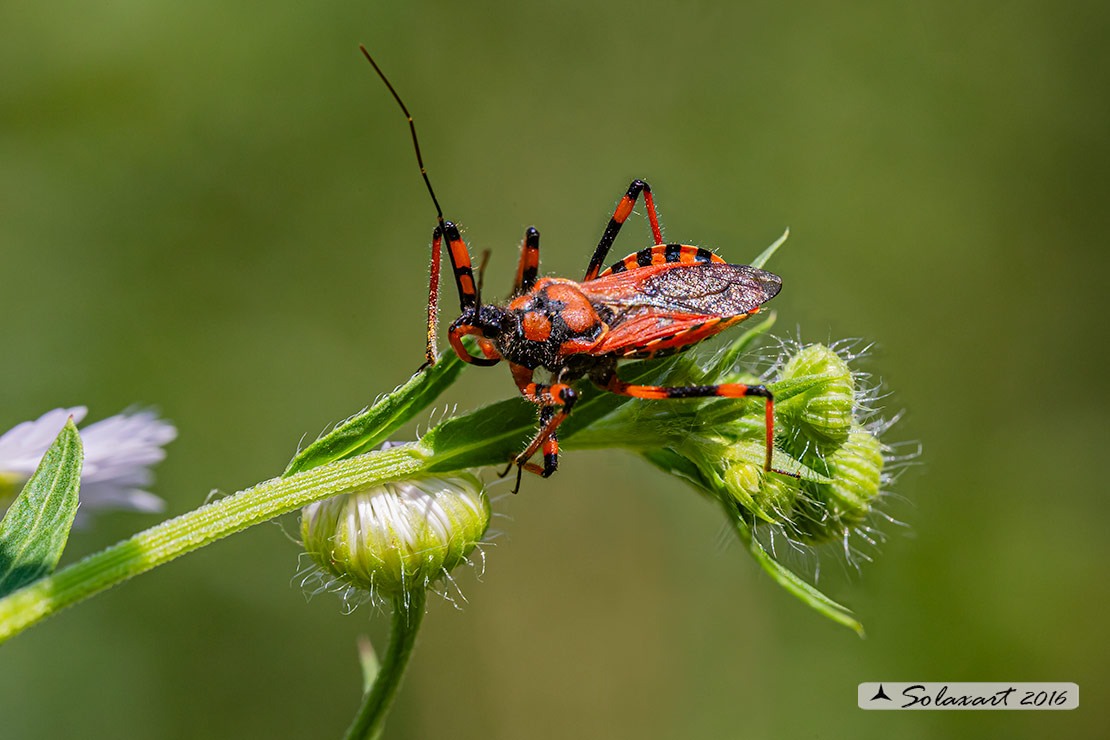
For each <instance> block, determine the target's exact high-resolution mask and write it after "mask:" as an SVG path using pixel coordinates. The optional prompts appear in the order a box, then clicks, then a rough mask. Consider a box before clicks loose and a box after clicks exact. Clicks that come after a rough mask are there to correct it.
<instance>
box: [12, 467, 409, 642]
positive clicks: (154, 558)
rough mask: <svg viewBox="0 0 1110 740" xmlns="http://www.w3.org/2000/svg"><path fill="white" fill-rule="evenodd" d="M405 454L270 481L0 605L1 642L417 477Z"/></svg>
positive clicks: (103, 554) (185, 516)
mask: <svg viewBox="0 0 1110 740" xmlns="http://www.w3.org/2000/svg"><path fill="white" fill-rule="evenodd" d="M424 466H425V463H424V461H423V460H422V459H421V458H420V457H418V456H416V455H414V454H413V451H412V448H410V447H395V448H392V449H389V450H383V451H381V452H373V453H370V454H367V455H361V456H359V457H355V458H350V459H347V460H340V461H338V462H333V463H330V464H328V465H323V466H321V467H318V468H313V469H312V470H309V471H306V472H303V473H299V474H297V475H293V476H290V477H288V478H274V479H272V480H268V481H266V482H264V483H259V484H258V485H256V486H254V487H252V488H248V489H246V490H244V491H240V492H238V493H236V494H233V495H231V496H228V497H226V498H223V499H220V500H218V501H214V502H212V503H210V504H207V505H205V506H202V507H200V508H199V509H195V510H193V511H191V512H189V513H188V514H182V515H181V516H179V517H175V518H173V519H169V520H167V521H165V522H162V523H161V524H159V525H157V526H154V527H151V528H150V529H147V530H145V531H143V532H139V533H138V534H136V535H133V536H132V537H130V538H128V539H126V540H123V541H122V542H119V543H117V544H115V545H112V546H111V547H109V548H107V549H105V550H102V551H100V552H98V553H96V554H94V555H90V556H89V557H87V558H85V559H84V560H80V561H78V562H77V563H74V564H73V565H70V566H69V567H66V568H63V569H62V570H59V571H58V572H56V573H54V574H53V575H51V576H48V577H46V578H42V579H40V580H37V581H35V582H34V583H31V584H29V585H27V586H25V587H23V588H21V589H19V590H18V591H14V592H12V593H11V594H8V595H7V596H6V597H4V598H3V599H0V642H4V641H5V640H7V639H8V638H9V637H12V636H13V635H16V634H18V633H20V632H22V631H23V630H24V629H26V628H27V627H30V626H31V625H33V624H35V623H37V622H39V621H41V620H43V619H45V618H46V617H49V616H50V615H52V614H54V613H55V612H58V611H61V610H62V609H64V608H66V607H67V606H70V605H72V604H75V603H77V602H78V601H81V600H82V599H86V598H88V597H89V596H93V595H94V594H97V593H100V592H101V591H104V590H105V589H108V588H111V587H112V586H114V585H116V584H117V583H121V582H123V581H125V580H127V579H128V578H131V577H132V576H136V575H139V574H140V573H144V572H146V571H148V570H150V569H152V568H154V567H156V566H159V565H162V564H163V563H167V562H169V561H171V560H173V559H174V558H177V557H180V556H181V555H184V554H185V553H188V552H192V551H193V550H197V549H199V548H201V547H204V546H205V545H208V544H210V543H212V542H215V541H216V540H218V539H220V538H222V537H226V536H227V535H229V534H233V533H235V532H238V531H241V530H243V529H246V528H247V527H250V526H253V525H255V524H259V523H261V522H264V521H266V520H268V519H272V518H274V517H275V516H279V515H281V514H285V513H286V512H289V511H293V510H295V509H298V508H300V507H302V506H304V505H305V504H308V503H311V502H313V501H319V500H321V499H324V498H328V497H329V496H335V495H337V494H341V493H350V492H352V491H358V490H362V489H365V488H368V487H370V486H372V485H374V484H376V483H379V482H381V481H385V480H392V479H396V478H405V477H408V476H411V475H413V474H414V473H417V472H419V471H420V470H421V469H422V468H423V467H424Z"/></svg>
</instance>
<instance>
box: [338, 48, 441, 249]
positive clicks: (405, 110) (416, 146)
mask: <svg viewBox="0 0 1110 740" xmlns="http://www.w3.org/2000/svg"><path fill="white" fill-rule="evenodd" d="M358 48H359V49H361V50H362V54H363V56H365V57H366V61H368V62H370V65H371V66H372V67H373V68H374V71H375V72H377V73H378V77H381V78H382V82H384V83H385V86H386V87H388V88H389V92H390V93H391V94H392V95H393V99H394V100H396V101H397V105H399V106H401V112H402V113H404V114H405V118H407V119H408V121H409V131H411V132H412V148H413V149H415V150H416V163H417V164H418V165H420V175H421V177H423V178H424V184H425V185H426V186H427V187H428V195H430V196H432V203H433V204H434V205H435V207H436V220H437V221H439V227H440V229H442V228H443V209H442V208H440V207H439V200H437V199H436V192H435V190H433V189H432V181H431V180H429V179H428V172H427V171H426V170H425V169H424V158H423V157H422V156H420V142H419V140H417V138H416V124H415V123H413V121H412V114H411V113H409V109H408V108H406V107H405V103H404V101H402V100H401V96H400V95H398V94H397V91H396V90H394V89H393V85H392V84H391V83H390V81H389V78H388V77H386V76H385V72H382V68H381V67H379V66H378V63H377V62H375V61H374V57H372V56H370V52H368V51H366V47H365V46H363V45H361V44H359V47H358Z"/></svg>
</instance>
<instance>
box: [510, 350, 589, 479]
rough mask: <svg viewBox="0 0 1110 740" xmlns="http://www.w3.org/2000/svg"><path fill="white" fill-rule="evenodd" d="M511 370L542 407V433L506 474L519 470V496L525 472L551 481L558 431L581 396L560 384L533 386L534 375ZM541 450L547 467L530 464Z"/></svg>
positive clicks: (556, 462)
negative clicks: (521, 480) (514, 468)
mask: <svg viewBox="0 0 1110 740" xmlns="http://www.w3.org/2000/svg"><path fill="white" fill-rule="evenodd" d="M511 367H512V371H513V380H515V381H516V384H517V387H518V388H519V389H520V393H521V395H523V396H524V397H525V398H527V399H528V400H529V401H532V402H533V403H538V404H541V408H540V430H539V431H538V432H537V433H536V436H535V437H534V438H533V439H532V441H531V442H530V443H529V444H528V446H527V447H526V448H524V451H523V452H521V453H520V454H519V455H517V456H516V457H514V458H513V459H512V461H511V462H510V463H509V466H508V467H507V468H505V470H504V471H503V472H502V475H507V474H508V472H509V470H511V469H512V467H513V465H516V466H517V473H516V486H514V487H513V493H516V492H517V491H519V490H520V478H521V475H522V473H523V472H524V471H525V470H527V471H528V472H529V473H535V474H536V475H539V476H542V477H544V478H547V477H549V476H550V475H551V474H552V473H554V472H555V470H556V469H558V467H559V437H558V433H557V431H556V430H557V429H558V428H559V425H560V424H562V423H563V420H564V419H566V418H567V416H568V415H569V414H570V410H571V408H572V407H573V406H574V402H575V401H577V400H578V392H577V391H576V390H574V388H571V387H570V386H569V385H567V384H566V383H558V382H556V383H552V384H550V385H546V384H543V383H534V382H532V375H533V372H534V371H532V370H529V369H528V368H526V367H524V366H522V365H515V364H514V365H511ZM556 406H558V407H559V410H558V411H555V407H556ZM541 447H542V448H543V467H540V466H539V465H536V464H534V463H530V462H528V461H529V460H530V459H531V457H532V455H534V454H536V452H537V451H538V450H539V449H540V448H541Z"/></svg>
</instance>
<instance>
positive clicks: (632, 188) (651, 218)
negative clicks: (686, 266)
mask: <svg viewBox="0 0 1110 740" xmlns="http://www.w3.org/2000/svg"><path fill="white" fill-rule="evenodd" d="M640 193H643V194H644V204H645V205H647V217H648V222H649V223H650V224H651V237H652V238H653V239H654V240H655V243H656V244H662V243H663V232H662V231H661V230H660V228H659V215H658V214H656V212H655V201H654V200H653V199H652V197H651V186H650V185H648V184H647V183H646V182H644V181H643V180H633V181H632V184H631V185H629V186H628V192H627V193H625V194H624V197H623V198H621V202H620V203H618V204H617V209H616V210H615V211H614V212H613V217H612V218H611V219H609V225H608V226H606V227H605V232H604V233H603V234H602V235H601V241H599V242H598V243H597V249H595V250H594V256H593V257H592V258H591V259H590V266H589V267H587V268H586V277H584V278H583V280H584V281H585V280H593V279H594V278H595V277H597V274H598V273H599V272H601V265H602V263H604V262H605V258H606V256H608V254H609V250H610V249H612V247H613V242H614V241H615V240H616V238H617V234H618V233H619V232H620V230H621V226H623V225H624V222H625V220H627V219H628V214H630V213H632V206H634V205H635V204H636V199H637V198H639V197H640Z"/></svg>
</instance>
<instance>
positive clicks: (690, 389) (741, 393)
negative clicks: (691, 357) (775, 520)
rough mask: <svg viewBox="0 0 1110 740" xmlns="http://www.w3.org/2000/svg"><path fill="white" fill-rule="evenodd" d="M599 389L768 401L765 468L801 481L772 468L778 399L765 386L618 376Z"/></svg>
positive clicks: (640, 394)
mask: <svg viewBox="0 0 1110 740" xmlns="http://www.w3.org/2000/svg"><path fill="white" fill-rule="evenodd" d="M594 382H595V383H597V385H598V386H600V387H601V388H604V389H605V390H607V391H609V392H611V393H619V394H620V395H622V396H631V397H633V398H654V399H662V398H713V397H715V396H723V397H725V398H747V397H750V396H755V397H757V398H763V399H765V400H766V402H767V403H766V408H765V412H764V413H765V414H766V425H767V436H766V440H765V445H766V450H767V455H766V457H765V458H764V460H763V469H764V470H766V471H768V472H771V473H781V474H782V475H789V476H791V477H793V478H800V477H801V475H799V474H798V473H789V472H787V471H785V470H778V469H777V468H773V467H771V455H772V452H773V451H774V448H775V396H774V394H772V393H771V391H769V390H767V387H766V386H762V385H745V384H743V383H722V384H720V385H684V386H661V385H632V384H630V383H625V382H624V381H623V380H621V379H620V378H619V377H617V374H616V373H613V374H612V375H610V376H609V377H608V378H607V379H606V380H605V382H598V381H597V380H595V381H594Z"/></svg>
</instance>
